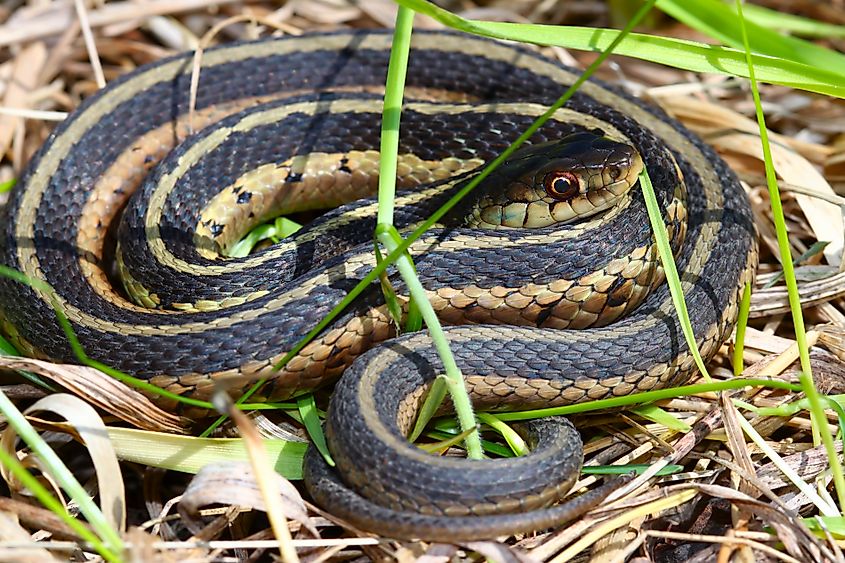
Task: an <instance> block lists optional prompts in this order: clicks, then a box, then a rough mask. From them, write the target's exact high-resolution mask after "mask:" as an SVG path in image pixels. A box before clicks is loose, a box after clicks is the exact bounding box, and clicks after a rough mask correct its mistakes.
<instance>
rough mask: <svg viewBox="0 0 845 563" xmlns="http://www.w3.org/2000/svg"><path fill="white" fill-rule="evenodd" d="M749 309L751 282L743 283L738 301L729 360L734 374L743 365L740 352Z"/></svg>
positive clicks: (742, 348)
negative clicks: (734, 334)
mask: <svg viewBox="0 0 845 563" xmlns="http://www.w3.org/2000/svg"><path fill="white" fill-rule="evenodd" d="M750 311H751V284H750V283H747V284H745V287H744V288H743V289H742V300H741V301H740V302H739V313H738V314H737V319H736V338H735V339H734V354H733V358H732V361H731V365H732V367H733V372H734V375H736V376H738V375H740V374H742V370H743V368H744V367H745V366H744V364H743V362H742V353H743V350H745V329H746V328H747V327H748V314H749V312H750Z"/></svg>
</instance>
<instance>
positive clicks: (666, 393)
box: [496, 377, 802, 422]
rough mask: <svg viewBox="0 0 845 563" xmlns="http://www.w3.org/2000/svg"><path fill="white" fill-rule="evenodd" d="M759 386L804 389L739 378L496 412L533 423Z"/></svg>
mask: <svg viewBox="0 0 845 563" xmlns="http://www.w3.org/2000/svg"><path fill="white" fill-rule="evenodd" d="M756 386H759V387H771V388H773V389H785V390H788V391H801V390H802V388H801V386H800V385H796V384H794V383H787V382H786V381H782V380H780V379H759V378H739V377H737V378H734V379H730V380H728V381H718V382H715V383H695V384H693V385H682V386H680V387H669V388H667V389H657V390H654V391H646V392H644V393H634V394H632V395H625V396H624V397H611V398H609V399H599V400H597V401H590V402H588V403H578V404H575V405H564V406H562V407H550V408H546V409H534V410H530V411H518V412H501V413H496V417H497V418H498V419H499V420H504V421H506V422H512V421H515V420H531V419H534V418H543V417H545V416H567V415H571V414H580V413H584V412H592V411H597V410H605V409H618V408H621V407H630V406H631V405H642V404H647V403H652V402H654V401H662V400H664V399H674V398H677V397H683V396H686V395H693V394H696V393H708V392H711V393H714V392H718V391H726V390H728V389H742V388H744V387H756Z"/></svg>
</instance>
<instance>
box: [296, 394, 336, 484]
mask: <svg viewBox="0 0 845 563" xmlns="http://www.w3.org/2000/svg"><path fill="white" fill-rule="evenodd" d="M296 405H297V407H298V408H299V416H300V419H301V420H302V424H304V425H305V429H306V430H307V431H308V436H309V437H310V438H311V441H312V442H313V443H314V446H315V447H316V448H317V451H319V452H320V455H322V456H323V459H325V460H326V463H328V464H329V465H330V466H332V467H334V460H333V459H332V456H331V454H330V453H329V446H328V445H327V444H326V436H325V434H323V423H322V421H321V420H320V416H319V415H318V414H317V404H316V403H315V402H314V395H313V394H311V393H308V394H307V395H302V396H300V397H297V399H296Z"/></svg>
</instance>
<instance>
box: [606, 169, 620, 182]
mask: <svg viewBox="0 0 845 563" xmlns="http://www.w3.org/2000/svg"><path fill="white" fill-rule="evenodd" d="M607 173H608V174H609V175H610V179H611V180H618V179H619V177H620V176H622V169H621V168H619V167H618V166H609V167H608V168H607Z"/></svg>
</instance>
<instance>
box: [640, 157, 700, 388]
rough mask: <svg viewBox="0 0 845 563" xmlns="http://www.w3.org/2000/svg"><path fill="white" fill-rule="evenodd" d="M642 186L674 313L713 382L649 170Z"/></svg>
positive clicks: (693, 350) (697, 363)
mask: <svg viewBox="0 0 845 563" xmlns="http://www.w3.org/2000/svg"><path fill="white" fill-rule="evenodd" d="M640 186H641V187H642V190H643V199H645V205H646V209H648V219H649V222H650V223H651V232H652V233H653V234H654V241H655V243H656V244H657V252H658V254H660V262H661V263H662V264H663V271H664V273H665V274H666V284H667V285H668V286H669V293H670V294H671V295H672V303H673V304H674V305H675V311H676V313H677V315H678V322H679V323H680V324H681V330H682V331H683V333H684V339H685V340H686V341H687V347H688V348H689V351H690V353H691V354H692V357H693V358H694V359H695V365H696V366H697V367H698V371H700V372H701V375H703V376H704V379H705V380H707V381H710V374H709V373H708V371H707V368H706V367H705V365H704V360H703V359H702V358H701V353H700V352H699V350H698V343H697V342H696V341H695V333H694V332H693V330H692V324H691V323H690V320H689V312H688V311H687V302H686V301H685V300H684V290H683V288H682V286H681V278H680V277H679V276H678V268H677V266H676V265H675V257H674V256H673V255H672V247H671V246H670V245H669V237H668V235H667V233H666V224H665V223H664V222H663V215H662V214H661V213H660V207H658V205H657V197H656V196H655V195H654V187H653V186H652V184H651V178H649V177H648V171H646V170H643V173H642V174H640Z"/></svg>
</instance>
